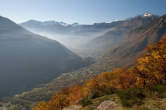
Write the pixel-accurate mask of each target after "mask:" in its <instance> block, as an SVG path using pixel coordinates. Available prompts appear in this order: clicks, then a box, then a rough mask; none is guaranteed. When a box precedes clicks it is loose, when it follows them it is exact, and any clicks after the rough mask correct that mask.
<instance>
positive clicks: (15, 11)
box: [0, 0, 166, 24]
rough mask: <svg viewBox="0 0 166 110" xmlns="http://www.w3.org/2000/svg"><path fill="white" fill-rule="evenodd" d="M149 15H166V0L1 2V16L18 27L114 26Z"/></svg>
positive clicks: (22, 0) (33, 0) (19, 0)
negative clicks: (34, 23)
mask: <svg viewBox="0 0 166 110" xmlns="http://www.w3.org/2000/svg"><path fill="white" fill-rule="evenodd" d="M147 11H148V12H150V13H153V14H158V15H163V14H166V0H0V15H1V16H5V17H8V18H10V19H12V20H14V21H16V22H17V23H18V22H23V21H26V20H29V19H36V20H42V21H44V20H55V21H64V22H67V23H74V22H78V23H82V24H89V23H94V22H104V21H105V22H111V21H112V20H119V19H125V18H128V17H132V16H135V15H138V14H142V13H144V12H147Z"/></svg>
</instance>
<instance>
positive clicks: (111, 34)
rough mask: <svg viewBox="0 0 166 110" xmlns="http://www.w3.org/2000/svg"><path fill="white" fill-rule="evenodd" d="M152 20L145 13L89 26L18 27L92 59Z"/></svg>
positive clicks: (29, 24) (38, 23)
mask: <svg viewBox="0 0 166 110" xmlns="http://www.w3.org/2000/svg"><path fill="white" fill-rule="evenodd" d="M156 18H158V16H156V15H152V14H149V16H148V13H145V14H144V15H139V16H136V17H134V18H129V19H126V20H122V21H114V22H111V23H94V24H92V25H81V24H78V23H75V24H66V23H64V22H56V21H45V22H41V21H36V20H30V21H27V22H24V23H21V24H20V25H21V26H23V27H24V28H26V29H28V30H30V31H32V32H35V33H38V34H40V35H45V36H47V37H49V38H51V39H56V40H58V41H59V42H61V43H62V44H64V45H65V46H67V47H68V48H70V49H72V50H73V51H74V52H76V53H78V54H79V55H84V56H87V55H88V56H95V55H96V54H100V53H101V52H102V51H103V50H105V49H107V48H110V46H113V45H115V44H118V43H120V42H121V41H123V40H124V38H125V36H127V34H128V33H129V31H130V30H131V29H134V28H137V27H140V26H144V25H146V24H148V23H150V22H151V21H152V20H154V19H156ZM87 46H88V48H87Z"/></svg>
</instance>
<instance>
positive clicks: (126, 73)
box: [33, 38, 166, 110]
mask: <svg viewBox="0 0 166 110" xmlns="http://www.w3.org/2000/svg"><path fill="white" fill-rule="evenodd" d="M153 84H166V38H164V39H163V40H161V41H160V42H159V43H157V44H155V45H152V46H149V47H148V48H147V53H146V54H145V55H144V56H143V57H141V58H139V59H137V63H136V64H135V66H133V67H131V68H130V69H115V70H114V71H113V72H105V73H102V74H100V75H97V76H96V77H95V78H93V79H92V80H89V81H87V82H86V83H85V84H84V85H82V86H79V85H76V86H72V87H70V88H64V89H62V90H61V91H60V92H59V94H58V95H57V94H56V95H54V96H53V97H52V98H51V100H50V101H49V102H48V103H46V102H40V103H39V104H38V105H37V106H36V107H35V108H34V109H33V110H62V108H63V107H65V106H68V105H69V104H73V103H75V102H77V101H79V100H81V99H82V98H83V97H85V96H87V95H92V94H93V95H94V94H95V96H100V95H102V94H105V93H109V91H110V90H111V89H112V88H117V89H127V88H132V87H136V86H139V87H148V86H151V85H153Z"/></svg>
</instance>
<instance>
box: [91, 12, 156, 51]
mask: <svg viewBox="0 0 166 110" xmlns="http://www.w3.org/2000/svg"><path fill="white" fill-rule="evenodd" d="M157 18H158V16H155V15H153V16H148V17H145V16H142V15H139V16H136V17H134V18H130V19H127V20H124V21H121V23H120V24H119V25H116V26H114V27H113V28H111V29H110V30H109V31H108V32H106V33H104V34H103V35H101V36H99V37H97V38H96V39H94V40H91V41H90V42H89V46H91V47H92V49H91V50H96V51H99V52H98V53H100V52H104V51H105V49H109V48H111V47H112V46H114V45H118V44H119V43H121V42H123V41H124V39H125V38H126V36H127V35H128V34H129V32H130V31H131V30H133V29H136V28H138V27H143V26H145V25H147V24H149V23H150V22H152V21H153V20H155V19H157Z"/></svg>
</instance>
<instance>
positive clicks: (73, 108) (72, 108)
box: [63, 105, 81, 110]
mask: <svg viewBox="0 0 166 110" xmlns="http://www.w3.org/2000/svg"><path fill="white" fill-rule="evenodd" d="M63 110H81V106H78V105H72V106H70V107H67V108H64V109H63Z"/></svg>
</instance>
